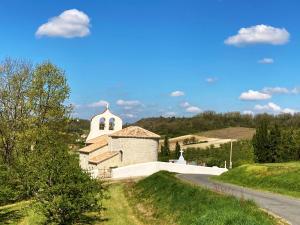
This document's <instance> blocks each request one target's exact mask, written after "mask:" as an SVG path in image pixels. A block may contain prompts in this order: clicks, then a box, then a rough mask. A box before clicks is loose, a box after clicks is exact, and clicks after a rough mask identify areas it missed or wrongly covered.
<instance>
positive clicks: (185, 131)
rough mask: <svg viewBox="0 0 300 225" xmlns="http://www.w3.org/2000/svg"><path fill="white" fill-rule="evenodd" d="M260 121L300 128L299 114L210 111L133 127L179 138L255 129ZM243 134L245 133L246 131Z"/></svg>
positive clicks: (143, 122) (146, 120)
mask: <svg viewBox="0 0 300 225" xmlns="http://www.w3.org/2000/svg"><path fill="white" fill-rule="evenodd" d="M262 120H266V121H268V122H269V123H270V124H274V123H276V124H278V125H279V126H280V127H287V128H291V127H293V128H300V113H297V114H294V115H291V114H278V115H270V114H257V115H255V116H252V115H244V114H241V113H240V112H229V113H216V112H212V111H209V112H203V113H200V114H199V115H196V116H194V117H169V118H165V117H153V118H145V119H141V120H139V121H137V122H136V123H134V124H133V125H136V126H140V127H143V128H145V129H147V130H150V131H152V132H155V133H157V134H160V135H162V136H165V135H167V136H169V137H179V136H183V135H189V134H199V133H201V132H203V131H210V130H217V129H222V128H230V127H243V128H255V127H256V126H257V125H258V124H260V123H261V121H262ZM228 131H230V130H228ZM245 132H246V133H247V132H248V131H245ZM235 133H238V132H235ZM252 134H253V132H252V133H250V134H249V136H251V135H252ZM208 135H209V133H208ZM214 135H215V134H214ZM243 135H244V134H242V136H243ZM246 135H247V134H246Z"/></svg>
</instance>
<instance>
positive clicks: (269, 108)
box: [254, 102, 298, 114]
mask: <svg viewBox="0 0 300 225" xmlns="http://www.w3.org/2000/svg"><path fill="white" fill-rule="evenodd" d="M254 109H255V110H257V111H263V112H273V113H288V114H295V113H297V112H298V110H296V109H291V108H282V107H280V106H279V105H277V104H275V103H273V102H269V103H268V104H266V105H256V106H254Z"/></svg>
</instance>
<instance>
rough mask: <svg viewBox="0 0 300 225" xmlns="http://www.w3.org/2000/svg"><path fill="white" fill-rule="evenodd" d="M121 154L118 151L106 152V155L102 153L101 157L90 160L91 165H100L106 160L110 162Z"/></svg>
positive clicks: (97, 156)
mask: <svg viewBox="0 0 300 225" xmlns="http://www.w3.org/2000/svg"><path fill="white" fill-rule="evenodd" d="M118 154H119V152H116V151H109V152H104V153H101V154H99V155H96V156H94V157H92V158H90V159H89V163H92V164H99V163H101V162H103V161H105V160H108V159H110V158H112V157H114V156H116V155H118Z"/></svg>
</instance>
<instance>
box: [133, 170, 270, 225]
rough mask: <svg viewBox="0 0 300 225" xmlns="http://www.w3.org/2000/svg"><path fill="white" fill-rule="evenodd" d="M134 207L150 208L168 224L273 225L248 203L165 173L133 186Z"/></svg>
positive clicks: (142, 211) (141, 211) (265, 216)
mask: <svg viewBox="0 0 300 225" xmlns="http://www.w3.org/2000/svg"><path fill="white" fill-rule="evenodd" d="M133 193H134V195H133V196H134V197H135V202H134V204H135V205H136V207H138V208H141V210H140V216H141V217H143V215H144V214H148V213H150V212H149V211H148V210H147V211H145V210H143V209H144V208H145V207H144V205H150V206H151V208H152V209H153V210H154V212H153V211H152V212H151V213H152V214H155V215H156V217H158V218H160V217H164V218H170V219H171V220H170V223H169V224H174V221H175V224H186V225H190V224H199V225H201V224H203V225H204V224H205V225H223V224H224V225H225V224H235V225H255V224H257V225H258V224H259V225H263V224H276V223H275V221H274V220H273V219H271V218H269V217H268V216H267V215H266V214H265V213H263V212H262V211H260V210H259V209H258V207H257V206H256V205H255V204H254V203H253V202H250V201H245V200H238V199H236V198H234V197H231V196H224V195H221V194H217V193H215V192H212V191H209V190H207V189H203V188H200V187H196V186H193V185H191V184H188V183H184V182H182V181H180V180H179V179H177V178H176V177H175V176H174V175H173V174H170V173H168V172H164V171H163V172H159V173H156V174H154V175H152V176H150V177H148V178H146V179H144V180H141V181H139V182H138V183H137V184H136V185H135V186H134V187H133Z"/></svg>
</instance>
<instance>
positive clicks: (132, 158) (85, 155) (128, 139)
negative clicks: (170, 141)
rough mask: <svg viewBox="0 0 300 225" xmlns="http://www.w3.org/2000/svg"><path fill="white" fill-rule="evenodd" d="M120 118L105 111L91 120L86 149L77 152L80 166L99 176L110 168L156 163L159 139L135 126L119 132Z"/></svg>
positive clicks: (155, 135) (107, 108) (107, 110)
mask: <svg viewBox="0 0 300 225" xmlns="http://www.w3.org/2000/svg"><path fill="white" fill-rule="evenodd" d="M122 123H123V122H122V119H121V118H120V117H118V116H116V115H114V114H113V113H111V111H110V110H109V107H108V106H107V107H106V110H105V111H104V112H103V113H101V114H99V115H96V116H94V117H93V118H92V119H91V127H90V133H89V135H88V137H87V139H86V146H85V147H84V148H82V149H80V150H79V154H80V166H81V168H82V169H84V170H88V171H91V170H96V169H98V171H99V172H98V173H99V174H100V175H101V173H103V172H105V171H108V170H110V169H111V168H116V167H122V166H128V165H132V164H137V163H145V162H154V161H157V154H158V144H159V143H158V142H159V139H160V136H159V135H157V134H155V133H152V132H151V131H148V130H145V129H143V128H141V127H138V126H129V127H126V128H124V129H123V127H122V125H123V124H122Z"/></svg>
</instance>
